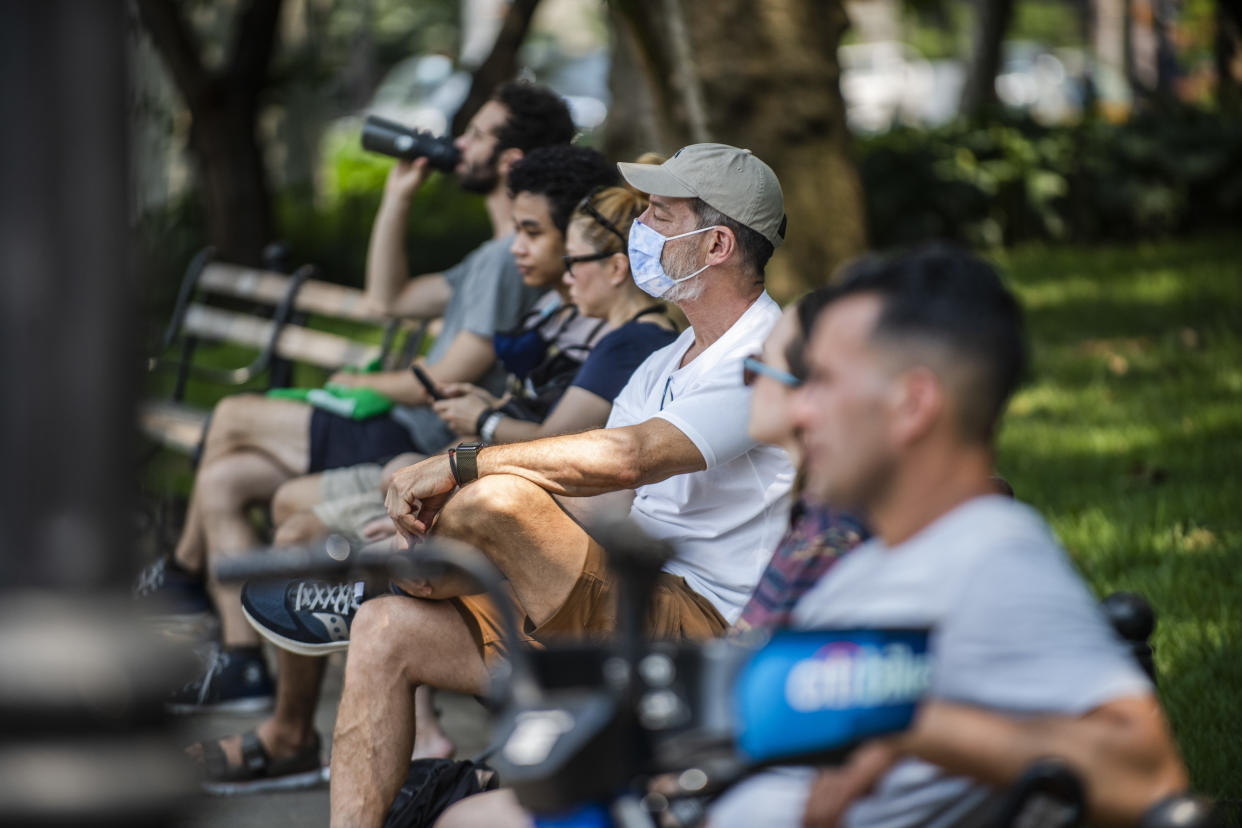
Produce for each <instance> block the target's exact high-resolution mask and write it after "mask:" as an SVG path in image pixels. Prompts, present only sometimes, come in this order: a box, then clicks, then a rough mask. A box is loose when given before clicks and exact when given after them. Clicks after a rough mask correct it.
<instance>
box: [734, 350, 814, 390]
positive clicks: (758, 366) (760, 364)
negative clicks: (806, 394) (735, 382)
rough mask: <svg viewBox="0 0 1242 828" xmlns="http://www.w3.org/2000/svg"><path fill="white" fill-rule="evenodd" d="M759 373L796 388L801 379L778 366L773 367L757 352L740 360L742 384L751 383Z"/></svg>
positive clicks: (747, 384)
mask: <svg viewBox="0 0 1242 828" xmlns="http://www.w3.org/2000/svg"><path fill="white" fill-rule="evenodd" d="M760 374H762V375H763V376H765V377H768V378H769V379H774V380H776V381H777V382H779V383H780V384H781V385H784V386H786V387H788V388H797V387H798V386H800V385H801V384H802V380H800V379H798V378H797V377H795V376H794V375H793V374H791V373H789V372H788V371H782V370H781V369H779V368H773V367H772V366H771V365H768V364H766V363H765V362H764V361H763V359H762V358H761V357H760V356H759V355H758V354H752V355H750V356H748V357H746V359H744V360H742V385H746V386H750V385H753V384H754V382H755V377H757V376H759V375H760Z"/></svg>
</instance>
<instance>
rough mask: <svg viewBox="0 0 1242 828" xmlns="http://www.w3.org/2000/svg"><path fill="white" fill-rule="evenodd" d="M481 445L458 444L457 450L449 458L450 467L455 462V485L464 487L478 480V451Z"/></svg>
mask: <svg viewBox="0 0 1242 828" xmlns="http://www.w3.org/2000/svg"><path fill="white" fill-rule="evenodd" d="M482 447H483V444H482V443H459V444H458V445H457V450H456V451H455V452H453V454H452V457H451V458H450V465H452V464H453V462H454V461H456V466H457V476H456V477H457V485H458V486H464V485H466V484H467V483H471V482H473V481H475V480H478V479H479V461H478V454H479V449H480V448H482Z"/></svg>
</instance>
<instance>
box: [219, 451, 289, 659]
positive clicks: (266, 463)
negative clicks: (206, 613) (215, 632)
mask: <svg viewBox="0 0 1242 828" xmlns="http://www.w3.org/2000/svg"><path fill="white" fill-rule="evenodd" d="M288 477H289V474H288V472H287V471H286V470H285V469H284V468H282V467H281V466H280V465H278V464H276V463H274V462H273V461H272V460H271V459H270V458H269V457H267V456H266V455H264V454H260V453H258V452H254V451H238V452H233V453H232V454H228V455H224V456H221V457H218V458H217V459H216V460H214V461H213V462H212V463H211V464H210V465H207V466H204V467H203V468H202V469H200V471H199V474H198V479H197V481H196V483H197V488H198V493H199V504H200V507H201V509H202V520H203V527H204V530H205V533H206V536H207V564H208V591H209V592H210V594H211V597H212V600H213V601H214V602H215V605H216V611H217V612H218V613H219V615H220V631H221V639H222V641H223V644H224V646H225V647H253V646H258V644H259V635H258V633H256V632H255V631H254V628H252V627H251V626H250V624H248V623H247V622H246V617H245V616H244V615H243V614H242V611H241V587H240V586H239V585H235V584H221V583H219V582H218V581H217V580H216V579H215V576H214V573H212V572H211V571H210V570H211V564H212V563H214V561H215V560H218V559H220V558H221V557H227V556H231V555H237V554H243V553H245V552H247V551H249V550H251V549H254V548H255V547H256V546H257V545H258V544H259V538H258V535H257V534H256V533H255V530H254V527H253V526H252V525H251V523H250V519H249V517H248V515H247V514H246V508H247V506H248V505H249V504H251V503H254V502H256V501H261V502H266V501H267V499H268V498H270V497H271V496H272V493H273V492H274V491H276V488H277V487H278V486H279V485H280V484H281V483H283V482H284V481H285V480H287V479H288Z"/></svg>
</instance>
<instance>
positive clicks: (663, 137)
mask: <svg viewBox="0 0 1242 828" xmlns="http://www.w3.org/2000/svg"><path fill="white" fill-rule="evenodd" d="M609 17H610V22H611V27H610V28H611V30H612V53H611V59H610V61H609V70H608V95H609V99H610V100H609V104H608V118H607V120H605V121H604V132H603V144H604V151H605V153H606V154H607V155H608V157H609V158H616V159H620V160H627V161H631V160H633V159H635V158H637V157H638V156H639V155H641V154H642V153H644V152H668V151H669V147H670V145H672V144H674V143H675V139H673V138H671V137H670V136H669V135H667V134H666V133H667V130H666V126H667V121H666V119H664V118H662V117H660V114H659V113H658V111H657V109H656V104H655V100H654V98H653V96H652V89H651V86H650V84H649V83H648V80H647V78H648V70H647V69H646V67H645V66H644V64H643V62H642V61H643V57H642V55H641V54H640V47H639V44H638V43H637V42H636V40H635V34H634V31H633V29H632V28H631V27H630V26H629V24H628V23H627V22H626V19H625V18H624V17H623V16H622V15H620V14H618V13H617V11H616V10H615V9H612V10H611V13H610V15H609Z"/></svg>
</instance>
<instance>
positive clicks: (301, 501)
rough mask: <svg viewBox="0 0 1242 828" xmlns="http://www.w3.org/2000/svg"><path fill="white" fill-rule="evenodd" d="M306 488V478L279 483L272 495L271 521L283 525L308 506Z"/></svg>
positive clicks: (296, 478)
mask: <svg viewBox="0 0 1242 828" xmlns="http://www.w3.org/2000/svg"><path fill="white" fill-rule="evenodd" d="M307 489H308V487H307V484H306V480H305V479H304V478H301V477H295V478H293V479H292V480H288V481H285V482H284V483H282V484H280V488H278V489H277V490H276V493H275V494H274V495H272V523H274V524H276V525H277V526H283V525H284V524H285V523H287V522H288V521H289V520H290V519H293V518H295V517H296V516H297V515H298V514H299V513H301V512H303V511H304V510H305V509H306V508H307V506H308V503H307V500H308V498H307Z"/></svg>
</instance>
